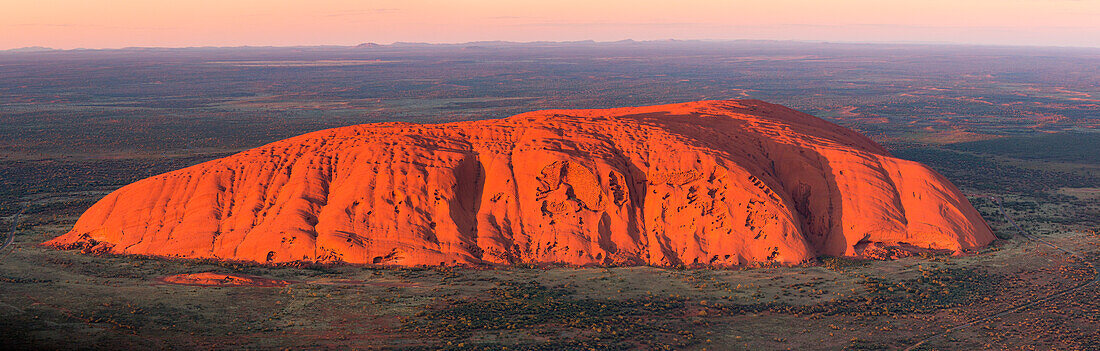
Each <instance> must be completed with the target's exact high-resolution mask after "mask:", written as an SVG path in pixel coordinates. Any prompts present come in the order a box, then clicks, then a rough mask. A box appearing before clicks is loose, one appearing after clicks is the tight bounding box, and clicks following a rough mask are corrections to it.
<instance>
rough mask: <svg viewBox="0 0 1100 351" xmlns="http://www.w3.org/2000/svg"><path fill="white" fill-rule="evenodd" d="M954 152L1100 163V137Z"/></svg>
mask: <svg viewBox="0 0 1100 351" xmlns="http://www.w3.org/2000/svg"><path fill="white" fill-rule="evenodd" d="M947 148H950V149H952V150H959V151H967V152H976V153H982V154H989V155H1001V156H1008V157H1012V158H1022V159H1029V160H1047V161H1064V162H1078V163H1100V152H1096V150H1100V133H1072V132H1069V133H1055V134H1044V135H1040V136H1026V137H1011V138H1001V139H992V140H983V141H972V142H966V143H958V144H951V145H947Z"/></svg>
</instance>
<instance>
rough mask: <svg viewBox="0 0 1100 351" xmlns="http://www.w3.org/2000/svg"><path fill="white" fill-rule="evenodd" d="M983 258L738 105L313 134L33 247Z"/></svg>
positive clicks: (350, 255)
mask: <svg viewBox="0 0 1100 351" xmlns="http://www.w3.org/2000/svg"><path fill="white" fill-rule="evenodd" d="M992 240H993V235H992V233H991V231H990V229H989V227H988V226H987V225H986V224H985V223H984V222H983V221H982V219H981V217H980V216H979V214H978V212H977V211H975V210H974V208H973V207H972V206H971V205H970V203H969V202H967V200H966V198H965V197H963V195H962V194H961V193H960V192H959V191H958V190H957V189H956V188H955V187H954V186H952V185H951V184H950V183H949V182H948V181H947V180H945V179H944V178H943V177H942V176H940V175H939V174H937V173H935V172H933V171H932V170H930V169H929V168H928V167H925V166H923V165H921V164H918V163H915V162H910V161H905V160H900V159H896V158H893V157H891V156H890V155H889V153H888V152H887V151H886V150H884V149H883V148H882V147H880V146H879V145H877V144H875V143H874V142H872V141H870V140H869V139H867V138H865V137H863V136H861V135H859V134H857V133H855V132H853V131H851V130H848V129H845V128H843V127H840V126H837V125H835V124H832V123H829V122H826V121H823V120H821V119H818V118H816V117H813V116H810V115H807V114H804V113H800V112H797V111H794V110H791V109H788V108H785V107H783V106H779V105H773V104H768V103H765V102H761V101H755V100H737V101H702V102H691V103H683V104H673V105H661V106H647V107H627V108H615V109H605V110H548V111H537V112H530V113H525V114H520V115H517V116H513V117H510V118H505V119H497V120H485V121H473V122H456V123H446V124H427V125H420V124H409V123H380V124H367V125H358V126H350V127H343V128H336V129H329V130H323V131H319V132H314V133H309V134H305V135H301V136H298V137H294V138H290V139H287V140H283V141H279V142H275V143H271V144H268V145H265V146H262V147H259V148H255V149H252V150H248V151H245V152H242V153H239V154H236V155H233V156H230V157H226V158H223V159H218V160H214V161H210V162H206V163H202V164H199V165H196V166H193V167H189V168H185V169H182V170H178V171H174V172H170V173H166V174H162V175H158V176H154V177H151V178H148V179H144V180H141V181H138V182H136V183H133V184H130V185H128V186H125V187H123V188H121V189H119V190H117V191H115V192H113V193H111V194H110V195H108V196H107V197H105V198H104V199H102V200H101V201H99V202H98V203H96V204H95V205H94V206H92V207H91V208H90V209H89V210H88V211H87V212H85V213H84V214H83V216H81V218H80V220H79V221H78V222H77V223H76V225H75V226H74V227H73V229H72V231H70V232H69V233H67V234H64V235H62V236H60V237H58V238H56V239H54V240H51V241H49V242H47V243H46V244H47V245H53V246H58V247H84V248H86V249H87V248H89V247H91V248H94V250H93V251H99V252H110V253H118V254H143V255H156V256H168V257H182V258H213V259H226V260H244V261H255V262H268V263H282V262H293V261H319V262H347V263H365V264H383V265H401V266H411V265H439V264H445V265H453V264H459V265H462V264H490V265H507V264H516V263H565V264H574V265H611V264H615V265H643V264H649V265H679V264H684V265H693V264H698V265H713V266H731V265H747V264H763V263H771V262H774V263H781V264H795V263H800V262H804V261H806V260H809V259H812V258H814V257H816V256H820V255H830V256H841V255H846V256H869V255H866V254H865V253H864V250H866V249H868V248H872V249H874V250H875V251H876V252H880V251H881V250H882V249H883V248H892V249H900V250H907V249H913V250H926V249H933V250H950V251H955V252H958V251H961V250H965V249H971V248H975V247H979V246H983V245H986V244H988V243H989V242H990V241H992Z"/></svg>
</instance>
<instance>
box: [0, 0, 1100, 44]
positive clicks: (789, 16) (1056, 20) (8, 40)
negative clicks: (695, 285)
mask: <svg viewBox="0 0 1100 351" xmlns="http://www.w3.org/2000/svg"><path fill="white" fill-rule="evenodd" d="M587 39H592V40H601V41H603V40H620V39H635V40H652V39H778V40H826V41H860V42H951V43H977V44H1002V45H1044V46H1048V45H1049V46H1091V47H1100V0H905V1H902V0H835V1H809V0H765V1H739V0H730V1H717V0H662V1H651V0H608V1H603V0H556V1H527V0H455V1H442V0H401V1H391V0H378V1H350V0H305V1H287V0H263V1H260V0H175V1H169V0H0V49H9V48H17V47H25V46H47V47H53V48H61V49H71V48H118V47H128V46H158V47H180V46H240V45H275V46H288V45H354V44H358V43H362V42H376V43H391V42H395V41H410V42H434V43H453V42H468V41H478V40H511V41H535V40H587Z"/></svg>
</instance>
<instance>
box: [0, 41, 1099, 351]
mask: <svg viewBox="0 0 1100 351" xmlns="http://www.w3.org/2000/svg"><path fill="white" fill-rule="evenodd" d="M1097 67H1100V52H1097V51H1095V50H1087V49H1080V50H1076V49H1040V48H996V47H981V48H976V47H950V46H948V47H937V46H887V45H882V46H876V45H847V44H843V45H842V44H796V43H762V42H745V43H702V44H701V43H694V44H692V43H682V42H669V43H618V44H589V43H573V44H537V45H536V44H529V45H505V44H492V43H485V44H471V45H452V46H417V45H405V46H384V47H381V48H369V49H351V48H287V49H279V48H250V49H180V50H160V49H133V50H119V51H70V52H47V53H33V54H32V53H20V54H15V53H0V234H2V235H4V237H2V238H3V239H7V237H6V236H7V235H8V234H9V233H10V234H13V236H12V237H11V240H12V244H11V245H9V246H7V247H6V248H4V249H3V250H0V345H4V348H24V349H25V348H49V349H55V348H56V349H77V348H106V349H154V348H155V349H160V348H164V347H165V346H167V347H171V348H183V349H194V348H204V349H205V348H259V349H271V348H283V347H304V348H347V347H352V348H368V349H370V348H398V349H401V348H407V349H440V348H450V349H504V348H508V349H590V348H596V349H608V348H636V347H644V348H650V349H666V348H667V349H735V350H736V349H787V348H790V349H797V350H804V349H904V348H907V347H911V346H913V345H916V344H918V343H921V344H920V345H919V346H918V347H917V349H1006V348H1010V349H1036V350H1045V349H1097V346H1096V345H1100V336H1098V335H1100V327H1097V326H1098V325H1100V302H1098V301H1097V299H1096V296H1100V286H1098V285H1100V283H1096V280H1095V279H1096V271H1095V269H1094V267H1093V266H1092V265H1093V264H1100V233H1098V228H1100V192H1098V190H1097V189H1100V161H1098V160H1097V159H1096V149H1095V145H1100V144H1098V143H1100V134H1098V133H1097V130H1096V129H1097V128H1098V123H1100V119H1098V118H1100V98H1098V97H1097V96H1098V95H1097V94H1100V91H1097V90H1096V87H1097V86H1100V82H1098V80H1100V72H1098V71H1097ZM746 97H747V98H758V99H763V100H766V101H769V102H774V103H780V104H784V105H788V106H791V107H794V108H798V109H800V110H802V111H806V112H809V113H811V114H815V115H818V116H821V117H823V118H826V119H829V120H831V121H834V122H836V123H839V124H841V125H844V126H846V127H849V128H854V129H857V130H860V131H862V132H864V133H866V134H868V135H870V136H872V138H874V139H875V140H876V141H878V142H880V143H882V144H883V145H885V146H887V148H888V149H890V151H891V152H892V153H893V154H894V155H896V156H898V157H901V158H906V159H911V160H916V161H920V162H923V163H925V164H927V165H929V166H931V167H933V168H934V169H936V170H937V171H939V172H940V173H942V174H943V175H945V176H946V177H947V178H948V179H949V180H951V181H952V182H953V183H955V184H956V185H958V186H959V187H960V188H961V190H963V191H964V192H965V193H967V194H970V195H971V196H972V197H971V202H972V203H974V205H975V206H976V207H977V208H978V209H979V211H980V212H981V213H982V215H983V216H984V217H985V218H986V219H987V220H988V222H989V223H990V224H991V226H992V227H993V228H994V232H995V233H996V234H997V235H998V237H999V238H1000V240H998V241H996V242H995V243H994V244H993V245H992V246H991V247H989V248H987V249H984V250H982V251H981V252H978V253H974V254H970V255H965V256H953V257H943V256H924V257H922V256H914V257H908V258H903V259H899V260H896V261H885V262H883V261H875V262H866V261H853V260H848V259H843V258H826V259H823V260H821V262H817V263H814V264H811V265H806V266H799V267H768V268H751V269H749V268H746V269H741V270H708V269H675V268H659V267H612V268H573V267H512V268H501V269H477V268H465V269H454V268H422V269H396V268H384V267H361V266H286V267H271V266H259V265H247V264H235V263H225V262H187V261H176V260H168V259H161V258H147V257H117V256H103V255H95V254H91V253H89V254H82V253H80V252H78V251H55V250H51V249H46V248H42V247H39V246H37V244H38V243H41V242H43V241H46V240H48V239H50V238H53V237H55V236H57V235H59V234H61V233H63V232H65V231H67V230H68V229H69V228H71V226H72V224H73V223H74V222H75V220H76V218H77V217H78V216H79V214H80V213H82V212H83V211H84V210H85V209H86V208H87V207H88V206H90V205H91V204H92V203H94V202H95V201H96V200H98V199H99V198H100V197H102V196H103V195H105V194H107V193H108V192H110V191H112V190H114V189H117V188H118V187H120V186H122V185H125V184H128V183H130V182H132V181H135V180H138V179H141V178H144V177H148V176H151V175H155V174H159V173H162V172H167V171H170V170H174V169H178V168H182V167H186V166H189V165H193V164H196V163H199V162H202V161H205V160H209V159H213V158H217V157H222V156H225V155H228V154H231V153H234V152H237V151H240V150H243V149H246V148H250V147H255V146H259V145H262V144H265V143H268V142H272V141H275V140H279V139H282V138H285V137H289V136H293V135H297V134H300V133H304V132H308V131H313V130H318V129H323V128H329V127H336V126H343V125H351V124H358V123H369V122H380V121H410V122H429V123H430V122H441V121H450V120H467V119H481V118H496V117H504V116H508V115H511V114H515V113H519V112H524V111H529V110H537V109H544V108H573V107H585V108H599V107H613V106H627V105H641V104H658V103H669V102H680V101H690V100H701V99H707V98H711V99H717V98H746ZM998 201H999V203H1000V205H998ZM19 213H22V214H21V215H19ZM1008 219H1012V221H1009V220H1008ZM1013 222H1014V223H1015V224H1013ZM13 227H14V230H12V231H10V232H9V229H12V228H13ZM1024 233H1026V234H1027V235H1026V236H1025V235H1024ZM204 272H214V273H223V274H238V275H247V276H255V277H261V278H267V279H275V280H285V281H288V282H290V284H289V285H286V286H274V287H247V286H246V287H204V286H194V285H173V284H168V283H165V282H164V281H162V278H163V277H165V276H170V275H175V274H184V273H204ZM963 325H965V327H962V328H958V329H952V328H953V327H956V326H963ZM922 342H923V343H922Z"/></svg>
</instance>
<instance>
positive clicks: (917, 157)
mask: <svg viewBox="0 0 1100 351" xmlns="http://www.w3.org/2000/svg"><path fill="white" fill-rule="evenodd" d="M893 154H894V156H897V157H900V158H903V159H907V160H912V161H917V162H920V163H923V164H925V165H928V166H929V167H932V169H935V170H936V171H937V172H940V173H941V174H943V176H945V177H947V179H949V180H950V181H951V182H952V183H954V184H955V185H957V186H959V187H960V188H968V189H974V190H978V191H994V192H1005V191H1007V192H1010V193H1015V194H1024V195H1029V196H1033V197H1037V198H1044V199H1045V198H1048V197H1050V196H1052V195H1051V194H1050V191H1051V190H1055V189H1058V188H1063V187H1068V188H1079V187H1089V186H1095V185H1096V184H1097V183H1098V182H1100V179H1097V178H1095V177H1089V176H1083V175H1079V174H1073V173H1068V172H1059V171H1052V170H1042V171H1041V170H1035V169H1027V168H1021V167H1015V166H1011V165H1005V164H1001V163H998V162H996V161H994V160H991V159H988V158H983V157H978V156H974V155H969V154H965V153H961V152H956V151H952V150H945V149H938V148H912V149H904V150H894V151H893Z"/></svg>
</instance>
